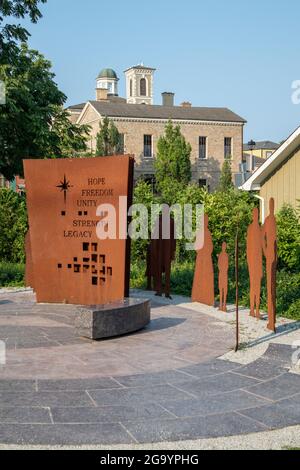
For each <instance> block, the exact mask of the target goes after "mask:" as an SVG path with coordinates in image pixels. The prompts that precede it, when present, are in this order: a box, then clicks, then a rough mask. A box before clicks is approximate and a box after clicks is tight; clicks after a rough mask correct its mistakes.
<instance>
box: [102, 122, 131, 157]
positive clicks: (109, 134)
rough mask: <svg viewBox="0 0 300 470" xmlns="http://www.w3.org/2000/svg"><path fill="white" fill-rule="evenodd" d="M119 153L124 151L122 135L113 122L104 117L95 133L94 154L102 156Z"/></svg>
mask: <svg viewBox="0 0 300 470" xmlns="http://www.w3.org/2000/svg"><path fill="white" fill-rule="evenodd" d="M121 153H124V149H123V140H122V136H121V134H120V133H119V131H118V129H117V127H116V126H115V124H114V123H113V122H112V121H111V120H110V119H109V118H108V117H105V118H104V119H103V122H102V124H100V130H99V132H98V134H97V146H96V156H97V157H104V156H109V155H118V154H121Z"/></svg>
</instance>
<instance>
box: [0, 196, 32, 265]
mask: <svg viewBox="0 0 300 470" xmlns="http://www.w3.org/2000/svg"><path fill="white" fill-rule="evenodd" d="M26 232H27V213H26V202H25V199H24V198H23V197H21V196H19V195H18V194H17V193H16V192H14V191H12V190H10V189H1V190H0V261H9V262H17V263H19V262H21V263H23V262H24V261H25V250H24V240H25V234H26Z"/></svg>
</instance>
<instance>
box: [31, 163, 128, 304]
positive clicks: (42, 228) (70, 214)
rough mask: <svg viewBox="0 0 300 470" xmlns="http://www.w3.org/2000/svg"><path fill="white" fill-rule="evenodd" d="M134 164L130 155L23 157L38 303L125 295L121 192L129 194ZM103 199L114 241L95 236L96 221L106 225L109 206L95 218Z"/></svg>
mask: <svg viewBox="0 0 300 470" xmlns="http://www.w3.org/2000/svg"><path fill="white" fill-rule="evenodd" d="M132 168H133V158H132V157H130V156H117V157H101V158H82V159H81V158H78V159H77V158H75V159H63V160H62V159H57V160H25V161H24V169H25V178H26V194H27V205H28V216H29V227H30V245H31V250H30V252H31V256H32V266H33V268H32V272H33V280H34V281H33V283H34V286H33V287H34V289H35V292H36V295H37V301H38V302H50V303H51V302H55V303H62V302H65V303H71V304H80V305H91V304H94V305H96V304H105V303H109V302H113V301H118V300H122V299H123V298H124V296H125V295H126V294H127V291H128V279H129V266H130V260H129V254H130V246H129V243H130V241H129V240H128V239H127V236H126V235H127V223H128V219H127V213H126V211H127V205H126V202H125V212H124V215H125V217H123V218H122V219H120V220H119V213H120V200H119V197H120V196H128V194H129V195H132V185H133V181H132V174H133V172H132ZM101 204H110V205H111V207H113V208H114V210H115V214H116V219H115V220H116V237H115V239H111V238H109V239H105V240H100V239H99V238H98V237H97V234H96V228H97V224H98V223H101V224H102V227H104V230H106V229H107V230H109V228H111V227H110V224H109V223H108V215H109V209H107V208H105V209H104V210H103V212H101V213H100V214H98V215H96V211H97V208H98V206H99V205H101ZM128 204H131V201H128ZM120 234H123V237H122V235H120ZM28 259H29V263H30V256H29V258H28ZM30 271H31V268H30V266H28V272H30ZM28 279H30V276H28ZM28 282H31V281H30V280H28Z"/></svg>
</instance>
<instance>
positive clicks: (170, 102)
mask: <svg viewBox="0 0 300 470" xmlns="http://www.w3.org/2000/svg"><path fill="white" fill-rule="evenodd" d="M161 96H162V105H163V106H174V96H175V94H174V93H171V92H167V91H165V92H164V93H162V94H161Z"/></svg>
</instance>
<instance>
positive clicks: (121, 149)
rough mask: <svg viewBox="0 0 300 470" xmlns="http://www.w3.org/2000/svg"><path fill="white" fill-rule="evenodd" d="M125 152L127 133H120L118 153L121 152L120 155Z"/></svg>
mask: <svg viewBox="0 0 300 470" xmlns="http://www.w3.org/2000/svg"><path fill="white" fill-rule="evenodd" d="M124 152H125V135H124V134H120V142H119V145H118V153H120V155H123V154H124Z"/></svg>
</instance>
